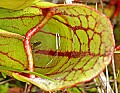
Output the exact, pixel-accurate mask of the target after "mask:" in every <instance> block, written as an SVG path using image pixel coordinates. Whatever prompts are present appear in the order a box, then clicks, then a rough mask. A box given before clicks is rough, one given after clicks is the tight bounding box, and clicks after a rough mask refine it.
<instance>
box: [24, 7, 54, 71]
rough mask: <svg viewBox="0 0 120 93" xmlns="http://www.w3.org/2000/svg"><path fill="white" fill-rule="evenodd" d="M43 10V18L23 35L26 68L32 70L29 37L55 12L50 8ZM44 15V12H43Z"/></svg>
mask: <svg viewBox="0 0 120 93" xmlns="http://www.w3.org/2000/svg"><path fill="white" fill-rule="evenodd" d="M43 12H45V13H46V14H45V17H44V19H43V20H42V21H41V22H40V23H39V24H38V25H36V26H35V27H33V28H31V29H30V30H29V31H28V32H27V33H26V36H25V40H24V48H25V51H26V54H27V57H28V70H29V71H31V72H33V71H34V67H33V57H32V49H31V45H30V39H31V37H32V36H34V35H35V34H36V33H37V32H38V31H39V30H40V29H41V28H42V27H44V25H45V24H46V23H47V22H48V21H49V20H50V19H51V17H52V16H53V15H54V14H55V11H54V10H50V9H47V10H46V9H44V10H43ZM43 15H44V14H43Z"/></svg>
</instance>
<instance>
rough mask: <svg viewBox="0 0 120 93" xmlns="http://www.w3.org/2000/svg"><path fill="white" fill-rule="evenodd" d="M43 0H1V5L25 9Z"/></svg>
mask: <svg viewBox="0 0 120 93" xmlns="http://www.w3.org/2000/svg"><path fill="white" fill-rule="evenodd" d="M39 1H41V0H0V7H3V8H8V9H14V10H19V9H24V8H26V7H29V6H31V5H33V4H35V3H36V2H39Z"/></svg>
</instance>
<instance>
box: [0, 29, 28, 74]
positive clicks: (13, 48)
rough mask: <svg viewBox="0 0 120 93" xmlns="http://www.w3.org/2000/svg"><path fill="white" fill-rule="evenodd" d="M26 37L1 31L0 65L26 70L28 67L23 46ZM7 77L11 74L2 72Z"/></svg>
mask: <svg viewBox="0 0 120 93" xmlns="http://www.w3.org/2000/svg"><path fill="white" fill-rule="evenodd" d="M23 40H24V37H23V36H21V35H19V34H15V33H11V32H8V31H5V30H1V29H0V65H2V66H7V67H12V68H17V69H21V70H24V69H26V68H27V66H28V61H27V56H26V53H25V50H24V45H23ZM0 71H2V72H3V73H4V72H5V73H6V74H7V75H11V72H9V71H8V72H6V71H3V70H2V69H1V70H0Z"/></svg>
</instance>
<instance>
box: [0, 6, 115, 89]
mask: <svg viewBox="0 0 120 93" xmlns="http://www.w3.org/2000/svg"><path fill="white" fill-rule="evenodd" d="M46 9H49V8H48V7H47V8H46ZM50 9H51V10H53V11H55V15H54V16H53V17H52V18H51V19H50V20H49V21H48V23H47V24H46V25H45V26H44V27H43V28H42V29H40V30H39V32H38V33H37V34H36V35H35V36H33V37H32V39H31V45H32V48H33V58H34V68H35V72H36V73H41V74H43V75H45V76H48V77H50V78H52V79H53V80H55V82H53V81H51V80H48V79H45V78H41V77H38V78H27V77H25V76H22V75H19V74H14V77H16V78H19V77H20V78H23V79H25V80H26V81H28V82H30V83H32V84H35V85H37V86H38V87H40V88H42V89H44V90H47V91H54V90H60V89H62V88H65V87H71V86H74V85H76V84H78V83H82V82H86V81H89V80H91V79H93V78H94V77H96V76H97V75H99V74H100V72H102V71H103V70H104V68H105V67H106V66H107V65H108V64H109V63H110V61H111V56H112V54H113V50H114V38H113V32H112V26H111V23H110V21H109V20H108V19H107V18H106V17H105V16H104V15H103V14H101V13H99V12H97V11H95V10H94V9H92V8H90V7H88V6H85V5H82V4H79V5H77V4H73V5H58V6H54V7H51V6H50ZM42 11H43V10H42ZM42 11H41V10H39V9H38V8H33V7H31V8H26V9H24V10H19V11H13V10H6V9H1V12H0V13H1V14H0V24H1V25H0V28H1V29H4V30H6V31H9V33H17V34H20V35H25V34H26V32H27V31H28V30H29V29H30V28H32V27H34V26H35V25H37V24H39V23H40V22H41V20H42V19H43V18H44V16H43V14H42ZM45 12H46V11H45ZM3 15H4V16H3ZM7 36H9V35H7ZM0 41H1V40H0ZM21 45H23V44H21ZM21 45H20V46H21ZM8 47H11V46H8ZM21 49H24V47H23V46H21ZM5 50H6V49H5ZM10 50H11V49H10ZM10 50H9V51H10ZM18 51H19V50H17V51H16V52H17V53H18ZM16 52H14V53H16ZM7 53H8V52H7ZM14 53H13V54H14ZM13 54H12V55H13ZM23 54H25V52H24V53H23ZM20 55H21V56H24V55H22V53H20ZM13 58H14V56H13ZM25 59H26V60H27V58H25ZM6 61H7V59H6ZM24 62H25V64H27V61H24ZM0 63H1V65H2V62H0ZM14 64H19V63H18V62H16V63H14ZM19 65H20V64H19ZM5 66H9V65H7V64H5ZM26 66H27V65H26ZM26 66H23V67H21V68H20V69H26ZM11 67H12V66H11Z"/></svg>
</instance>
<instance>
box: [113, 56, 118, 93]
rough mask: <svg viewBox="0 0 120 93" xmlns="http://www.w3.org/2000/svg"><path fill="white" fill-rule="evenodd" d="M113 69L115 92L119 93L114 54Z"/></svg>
mask: <svg viewBox="0 0 120 93" xmlns="http://www.w3.org/2000/svg"><path fill="white" fill-rule="evenodd" d="M112 69H113V77H114V80H115V82H114V85H115V93H118V86H117V81H116V71H115V62H114V55H113V56H112Z"/></svg>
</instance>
